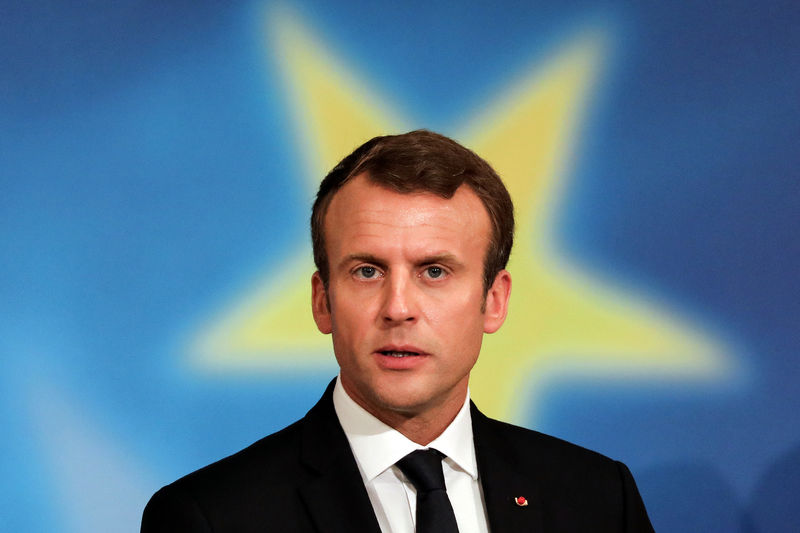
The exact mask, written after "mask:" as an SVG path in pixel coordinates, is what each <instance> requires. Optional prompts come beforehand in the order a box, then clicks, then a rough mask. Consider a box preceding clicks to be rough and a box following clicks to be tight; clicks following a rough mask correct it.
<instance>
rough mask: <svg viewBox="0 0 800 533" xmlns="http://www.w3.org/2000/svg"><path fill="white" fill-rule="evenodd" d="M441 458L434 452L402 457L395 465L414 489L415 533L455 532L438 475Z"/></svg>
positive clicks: (441, 456) (441, 479) (441, 477)
mask: <svg viewBox="0 0 800 533" xmlns="http://www.w3.org/2000/svg"><path fill="white" fill-rule="evenodd" d="M443 457H444V455H443V454H442V453H441V452H440V451H438V450H434V449H432V448H431V449H428V450H417V451H415V452H411V453H410V454H408V455H406V456H405V457H403V458H402V459H400V460H399V461H397V466H398V468H400V470H401V471H402V472H403V474H405V476H406V477H407V478H408V480H409V481H410V482H411V484H412V485H414V488H415V489H417V533H458V525H457V524H456V515H455V514H454V513H453V506H452V505H450V499H449V498H448V497H447V489H446V488H445V485H444V473H443V472H442V458H443Z"/></svg>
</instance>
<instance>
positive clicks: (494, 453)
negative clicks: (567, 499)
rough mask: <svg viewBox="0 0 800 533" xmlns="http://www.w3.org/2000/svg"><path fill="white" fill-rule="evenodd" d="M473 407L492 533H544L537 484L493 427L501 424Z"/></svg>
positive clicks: (476, 450)
mask: <svg viewBox="0 0 800 533" xmlns="http://www.w3.org/2000/svg"><path fill="white" fill-rule="evenodd" d="M470 407H471V409H472V432H473V435H474V439H475V455H476V456H477V459H478V476H479V479H480V481H481V487H482V488H483V500H484V504H485V505H486V516H487V518H488V520H489V529H490V531H497V532H502V533H517V532H519V533H522V532H525V533H537V532H542V531H543V526H542V502H541V498H540V491H539V488H538V486H537V483H536V482H535V481H534V479H532V477H531V473H530V472H525V473H524V474H523V473H522V472H521V471H520V467H519V465H518V464H516V461H515V456H514V454H513V453H512V452H511V451H510V450H509V448H508V443H507V442H505V440H504V439H503V437H502V436H501V435H499V434H498V432H497V427H493V426H496V425H497V424H500V423H499V422H497V421H495V420H491V419H489V418H487V417H486V416H485V415H484V414H483V413H481V412H480V411H478V408H477V407H475V404H474V403H473V404H471V406H470ZM519 496H522V497H524V498H525V500H526V501H527V505H525V506H520V505H518V504H517V502H516V501H515V499H516V498H517V497H519Z"/></svg>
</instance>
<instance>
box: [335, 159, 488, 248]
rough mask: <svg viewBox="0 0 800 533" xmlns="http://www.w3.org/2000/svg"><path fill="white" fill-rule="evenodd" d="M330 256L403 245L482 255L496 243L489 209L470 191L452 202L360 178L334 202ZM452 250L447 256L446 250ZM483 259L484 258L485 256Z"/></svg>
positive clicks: (464, 188)
mask: <svg viewBox="0 0 800 533" xmlns="http://www.w3.org/2000/svg"><path fill="white" fill-rule="evenodd" d="M324 226H325V240H326V243H327V248H328V252H329V253H333V254H335V253H336V252H343V253H350V252H351V250H341V248H342V247H343V246H347V247H352V246H358V245H375V244H376V243H377V242H380V243H381V244H384V245H386V246H391V245H393V244H394V245H400V244H402V245H403V246H405V247H406V248H409V247H422V248H424V247H429V248H430V247H440V248H443V250H439V251H451V250H449V249H450V248H454V247H455V248H458V247H462V248H466V249H465V252H468V251H470V250H469V248H471V247H470V246H467V245H469V244H473V245H477V246H479V248H480V250H481V252H482V251H483V250H484V249H485V247H486V246H487V243H488V240H489V237H490V221H489V215H488V213H487V211H486V208H485V206H484V205H483V203H482V202H481V200H480V198H478V196H477V195H476V194H475V192H474V191H473V190H472V189H471V188H469V187H468V186H463V185H462V186H461V187H459V188H458V189H457V190H456V192H455V194H454V195H453V196H452V197H451V198H442V197H441V196H438V195H436V194H433V193H430V192H412V193H398V192H396V191H393V190H391V189H389V188H386V187H383V186H381V185H378V184H376V183H374V182H372V181H370V180H369V179H368V178H367V176H366V175H363V174H362V175H358V176H355V177H354V178H352V179H351V180H350V181H348V182H347V183H346V184H345V185H344V186H342V188H341V189H339V191H337V192H336V194H335V195H334V196H333V198H332V199H331V203H330V205H329V207H328V211H327V213H326V215H325V220H324ZM445 249H447V250H445ZM481 255H482V254H481Z"/></svg>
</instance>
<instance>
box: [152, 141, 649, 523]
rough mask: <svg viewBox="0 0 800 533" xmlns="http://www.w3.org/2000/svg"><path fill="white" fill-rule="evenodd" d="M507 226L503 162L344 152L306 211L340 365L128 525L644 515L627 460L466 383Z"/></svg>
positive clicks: (319, 318)
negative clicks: (281, 419) (312, 399)
mask: <svg viewBox="0 0 800 533" xmlns="http://www.w3.org/2000/svg"><path fill="white" fill-rule="evenodd" d="M513 230H514V219H513V206H512V203H511V199H510V197H509V195H508V192H507V191H506V189H505V187H504V185H503V183H502V181H501V180H500V178H499V177H498V176H497V175H496V174H495V172H494V171H493V170H492V169H491V167H490V166H489V165H488V164H487V163H486V162H485V161H483V160H482V159H481V158H480V157H478V156H477V155H475V154H474V153H472V152H471V151H469V150H467V149H466V148H464V147H462V146H460V145H459V144H457V143H456V142H454V141H452V140H451V139H448V138H446V137H443V136H441V135H438V134H435V133H431V132H428V131H414V132H411V133H407V134H404V135H396V136H386V137H376V138H375V139H372V140H370V141H368V142H367V143H365V144H364V145H362V146H361V147H359V148H358V149H356V151H355V152H353V153H352V154H350V155H349V156H347V157H346V158H345V159H344V160H343V161H342V162H341V163H340V164H339V165H337V166H336V167H335V168H334V169H333V170H332V171H331V172H330V173H329V174H328V176H326V177H325V179H324V180H323V181H322V184H321V185H320V189H319V192H318V194H317V199H316V202H315V203H314V207H313V210H312V217H311V234H312V240H313V247H314V260H315V263H316V266H317V269H318V270H317V272H316V273H314V275H313V277H312V279H311V285H312V312H313V315H314V320H315V321H316V324H317V327H318V328H319V330H320V331H321V332H322V333H325V334H331V335H332V340H333V351H334V354H335V356H336V360H337V361H338V363H339V367H340V373H339V376H338V378H337V379H336V380H334V382H332V383H331V385H330V386H329V387H328V390H327V391H326V392H325V394H324V395H323V397H322V399H321V400H320V401H319V403H317V405H316V406H314V407H313V408H312V409H311V411H309V412H308V414H307V415H306V416H305V417H304V418H303V419H301V420H300V421H298V422H296V423H295V424H293V425H291V426H289V427H288V428H286V429H284V430H282V431H280V432H278V433H276V434H274V435H270V436H268V437H266V438H264V439H262V440H260V441H258V442H256V443H255V444H253V445H251V446H250V447H249V448H246V449H245V450H242V451H241V452H239V453H237V454H234V455H232V456H230V457H228V458H226V459H223V460H222V461H219V462H217V463H214V464H212V465H210V466H207V467H205V468H203V469H201V470H199V471H197V472H194V473H192V474H189V475H188V476H186V477H184V478H182V479H180V480H178V481H176V482H175V483H173V484H171V485H168V486H166V487H164V488H163V489H161V490H160V491H158V492H157V493H156V494H155V495H154V496H153V498H152V499H151V501H150V503H148V505H147V508H146V509H145V512H144V516H143V519H142V531H143V532H145V533H152V532H156V531H215V532H225V531H236V532H240V531H241V532H245V531H281V532H283V531H287V532H294V531H297V532H361V531H364V532H373V533H378V532H380V531H383V532H390V531H391V532H412V531H415V530H416V531H417V532H418V533H448V532H456V531H460V533H468V532H485V531H492V532H495V533H507V532H523V531H525V532H545V531H557V532H578V531H586V532H646V531H652V527H651V526H650V522H649V520H648V518H647V513H646V511H645V509H644V505H643V503H642V501H641V498H640V497H639V493H638V491H637V489H636V485H635V483H634V481H633V478H632V477H631V475H630V472H629V471H628V469H627V468H626V467H625V466H624V465H622V464H621V463H618V462H615V461H612V460H611V459H608V458H606V457H603V456H601V455H599V454H596V453H594V452H591V451H588V450H585V449H583V448H580V447H578V446H575V445H572V444H569V443H566V442H564V441H561V440H558V439H555V438H553V437H549V436H546V435H542V434H540V433H536V432H533V431H529V430H526V429H522V428H518V427H515V426H511V425H508V424H504V423H501V422H498V421H494V420H490V419H488V418H486V417H485V416H484V415H482V414H481V413H480V412H479V411H478V410H477V408H476V407H475V406H474V405H472V404H471V402H470V400H469V390H468V382H469V374H470V370H471V369H472V367H473V365H474V364H475V362H476V360H477V358H478V354H479V352H480V347H481V340H482V337H483V334H484V333H494V332H495V331H497V330H498V329H499V328H500V326H501V325H502V324H503V322H504V320H505V317H506V311H507V309H508V298H509V295H510V292H511V275H510V274H509V273H508V272H507V271H506V270H505V266H506V263H507V261H508V257H509V254H510V252H511V244H512V239H513Z"/></svg>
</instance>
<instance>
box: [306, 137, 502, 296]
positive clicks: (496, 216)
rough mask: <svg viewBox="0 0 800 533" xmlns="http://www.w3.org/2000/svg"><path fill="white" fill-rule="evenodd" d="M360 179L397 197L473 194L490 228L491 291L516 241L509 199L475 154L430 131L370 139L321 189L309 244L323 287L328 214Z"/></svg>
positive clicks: (487, 275)
mask: <svg viewBox="0 0 800 533" xmlns="http://www.w3.org/2000/svg"><path fill="white" fill-rule="evenodd" d="M362 173H366V175H367V177H368V179H369V180H370V181H372V182H373V183H375V184H377V185H380V186H383V187H386V188H388V189H391V190H393V191H396V192H399V193H412V192H430V193H433V194H436V195H437V196H440V197H442V198H448V199H449V198H452V197H453V195H454V194H455V192H456V190H457V189H458V188H459V187H461V185H466V186H468V187H469V188H470V189H472V190H473V191H474V192H475V194H477V195H478V198H480V200H481V202H482V203H483V205H484V207H485V208H486V211H487V212H488V213H489V219H490V220H491V224H492V238H491V241H490V242H489V248H488V250H487V253H486V257H485V259H484V266H483V284H484V289H485V290H487V291H488V290H489V287H491V285H492V282H493V281H494V278H495V276H496V275H497V273H498V272H500V270H502V269H504V268H505V267H506V264H507V263H508V256H509V255H510V254H511V245H512V244H513V241H514V205H513V204H512V203H511V196H510V195H509V194H508V190H507V189H506V187H505V185H503V182H502V180H501V179H500V177H499V176H498V175H497V173H496V172H495V171H494V169H492V167H491V166H489V163H487V162H486V161H484V160H483V159H481V158H480V157H479V156H478V155H477V154H475V152H473V151H471V150H469V149H467V148H464V147H463V146H461V145H460V144H458V143H457V142H455V141H454V140H452V139H450V138H448V137H445V136H444V135H440V134H438V133H434V132H432V131H427V130H416V131H411V132H409V133H404V134H402V135H386V136H382V137H375V138H373V139H370V140H369V141H367V142H365V143H364V144H362V145H361V146H359V147H358V148H356V149H355V150H354V151H353V153H351V154H350V155H348V156H347V157H345V158H344V159H342V161H341V162H340V163H339V164H338V165H336V166H335V167H333V170H331V171H330V172H329V173H328V175H327V176H325V178H324V179H323V180H322V183H320V186H319V191H318V192H317V198H316V200H315V201H314V207H313V208H312V210H311V241H312V245H313V248H314V263H315V264H316V266H317V270H319V274H320V277H321V278H322V282H323V283H324V284H325V286H327V285H328V276H329V274H330V272H329V267H328V254H327V251H326V250H325V233H324V222H325V214H326V213H327V211H328V206H329V205H330V203H331V200H332V199H333V196H334V195H335V194H336V191H338V190H339V189H340V188H341V187H342V186H343V185H344V184H345V183H347V182H348V181H349V180H350V179H351V178H353V177H354V176H357V175H359V174H362Z"/></svg>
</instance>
